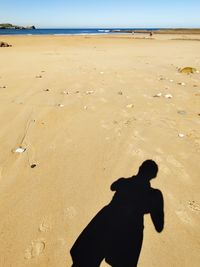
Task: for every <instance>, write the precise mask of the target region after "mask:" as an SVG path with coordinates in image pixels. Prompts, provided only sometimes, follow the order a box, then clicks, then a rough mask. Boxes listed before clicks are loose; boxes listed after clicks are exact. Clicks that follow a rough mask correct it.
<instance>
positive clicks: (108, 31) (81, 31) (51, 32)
mask: <svg viewBox="0 0 200 267" xmlns="http://www.w3.org/2000/svg"><path fill="white" fill-rule="evenodd" d="M112 30H117V31H118V32H112ZM120 30H133V31H134V30H141V29H136V28H135V29H130V28H129V29H124V28H123V29H120V28H118V29H116V28H115V29H102V28H101V29H100V28H98V29H97V28H95V29H35V30H15V29H0V35H97V34H117V33H120ZM142 30H149V31H151V30H156V29H142Z"/></svg>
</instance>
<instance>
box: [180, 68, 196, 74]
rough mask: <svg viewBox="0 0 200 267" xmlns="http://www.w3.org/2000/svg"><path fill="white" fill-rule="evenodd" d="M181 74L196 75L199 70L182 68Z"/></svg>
mask: <svg viewBox="0 0 200 267" xmlns="http://www.w3.org/2000/svg"><path fill="white" fill-rule="evenodd" d="M179 72H180V73H186V74H190V73H195V72H197V69H196V68H193V67H184V68H182V69H181V68H180V69H179Z"/></svg>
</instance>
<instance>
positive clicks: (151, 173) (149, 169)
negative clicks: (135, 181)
mask: <svg viewBox="0 0 200 267" xmlns="http://www.w3.org/2000/svg"><path fill="white" fill-rule="evenodd" d="M157 173H158V165H157V164H156V163H155V161H153V160H151V159H148V160H145V161H144V162H143V163H142V165H141V166H140V167H139V171H138V174H137V176H139V177H140V178H144V179H145V180H147V181H150V180H151V179H153V178H155V177H156V176H157Z"/></svg>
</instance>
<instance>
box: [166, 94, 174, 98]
mask: <svg viewBox="0 0 200 267" xmlns="http://www.w3.org/2000/svg"><path fill="white" fill-rule="evenodd" d="M172 97H173V96H172V95H171V94H166V95H165V98H172Z"/></svg>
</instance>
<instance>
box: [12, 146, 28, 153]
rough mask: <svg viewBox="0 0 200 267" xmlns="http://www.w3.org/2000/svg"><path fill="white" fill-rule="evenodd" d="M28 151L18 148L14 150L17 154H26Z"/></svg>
mask: <svg viewBox="0 0 200 267" xmlns="http://www.w3.org/2000/svg"><path fill="white" fill-rule="evenodd" d="M25 151H26V148H23V147H18V148H16V149H15V150H14V152H15V153H24V152H25Z"/></svg>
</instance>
